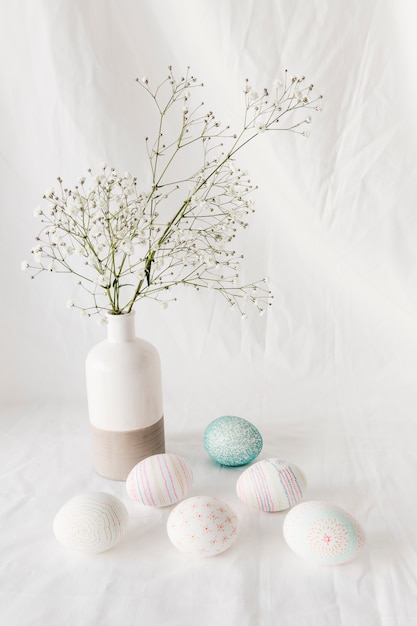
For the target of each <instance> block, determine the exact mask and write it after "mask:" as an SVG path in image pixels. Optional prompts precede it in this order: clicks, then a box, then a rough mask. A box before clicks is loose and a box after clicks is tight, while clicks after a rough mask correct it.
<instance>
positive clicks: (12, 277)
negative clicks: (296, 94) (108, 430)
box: [0, 0, 417, 626]
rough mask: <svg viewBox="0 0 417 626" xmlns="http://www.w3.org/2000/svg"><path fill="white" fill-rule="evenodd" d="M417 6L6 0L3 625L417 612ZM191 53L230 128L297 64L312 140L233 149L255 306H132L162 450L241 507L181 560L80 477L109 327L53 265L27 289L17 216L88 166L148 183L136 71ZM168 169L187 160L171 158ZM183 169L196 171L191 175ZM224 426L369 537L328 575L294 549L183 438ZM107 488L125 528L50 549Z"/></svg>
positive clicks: (298, 619) (145, 127) (328, 620)
mask: <svg viewBox="0 0 417 626" xmlns="http://www.w3.org/2000/svg"><path fill="white" fill-rule="evenodd" d="M415 18H416V8H415V6H414V4H413V3H412V2H411V0H410V1H408V0H398V1H396V2H393V0H367V1H365V2H364V1H363V0H352V1H351V2H350V3H348V4H347V3H345V2H344V0H314V2H313V1H312V2H302V1H294V0H261V1H260V0H258V1H257V2H255V1H254V0H210V1H209V0H198V1H195V0H120V1H118V2H112V1H111V0H100V1H98V0H83V2H74V1H73V0H38V1H37V2H33V1H31V0H20V2H17V3H11V2H9V3H5V2H3V3H2V19H1V20H0V68H1V77H2V80H1V81H0V107H1V115H0V134H1V145H0V176H1V186H0V194H1V202H0V211H1V217H2V228H1V229H0V238H1V248H0V249H1V252H2V259H3V260H4V263H3V272H2V279H1V285H2V306H1V308H0V315H1V322H2V323H1V324H0V345H1V354H2V359H1V376H0V393H1V402H2V404H1V407H2V408H1V414H0V434H1V439H0V485H1V501H0V528H1V537H0V551H1V552H0V555H1V558H0V600H1V601H0V618H1V622H2V623H5V624H8V626H25V625H26V624H27V625H29V624H30V626H37V625H42V626H44V625H48V626H49V624H51V625H52V624H58V623H59V624H60V625H62V626H69V625H76V626H84V625H85V626H95V625H96V624H97V625H98V624H100V626H113V624H121V623H123V624H126V626H131V625H132V626H133V625H135V624H145V625H146V626H153V625H156V624H158V625H159V624H167V625H168V626H176V625H177V624H178V625H179V624H181V626H188V625H191V624H199V625H201V626H203V625H206V624H207V625H208V624H210V625H211V624H213V623H215V624H218V625H219V626H220V625H223V624H224V625H227V626H229V625H230V624H239V625H240V626H269V625H270V624H275V623H279V624H281V625H283V626H293V625H295V624H296V625H297V626H304V624H308V625H309V626H327V625H329V626H347V625H349V626H350V625H351V624H355V626H397V625H398V626H412V625H413V624H414V623H415V615H416V609H417V600H416V598H417V583H416V574H415V571H416V569H417V554H416V546H417V543H416V538H415V528H416V522H417V519H416V516H417V513H416V507H415V505H414V498H413V496H414V492H415V488H414V484H415V476H416V470H417V453H416V440H417V427H416V419H415V413H416V406H417V390H416V384H415V382H416V379H417V290H416V277H417V252H416V244H415V242H416V241H417V219H416V211H415V205H416V198H417V179H416V176H415V173H414V170H415V163H416V156H417V154H416V152H417V148H416V146H417V142H416V135H417V132H416V131H417V124H416V121H415V108H416V104H417V87H416V81H415V68H414V60H415V56H416V51H417V44H416V42H415V37H414V30H413V25H414V24H415ZM168 65H173V67H174V68H177V71H178V72H179V73H181V71H183V70H184V69H185V68H186V67H187V66H188V65H190V66H191V68H192V71H193V73H194V74H195V75H196V76H197V77H198V78H199V79H200V80H201V81H203V82H204V85H205V86H204V89H202V91H201V93H199V95H198V97H197V96H196V98H197V101H199V98H200V97H201V99H202V100H204V101H205V103H206V104H207V106H208V107H209V108H210V109H212V110H213V111H214V112H215V113H216V116H217V117H218V118H219V119H220V120H221V121H222V122H224V123H230V125H231V126H232V127H239V125H240V120H241V113H242V106H243V93H242V88H243V84H244V81H245V79H246V78H248V80H249V81H250V83H251V85H252V86H253V88H254V89H257V90H259V91H261V90H262V89H263V88H264V87H268V86H270V85H271V84H272V83H273V81H274V80H275V79H277V78H280V74H281V72H282V71H283V70H284V69H285V68H288V71H289V72H290V73H291V74H296V75H305V76H306V80H307V81H309V82H312V83H314V85H315V88H314V89H315V91H316V92H317V94H319V93H322V94H323V96H324V99H323V111H322V112H319V113H316V112H314V113H313V115H312V118H313V119H312V122H311V125H309V130H310V137H309V139H308V140H307V139H305V138H304V137H301V136H299V135H296V134H292V133H264V134H262V135H261V136H259V137H258V138H257V141H256V142H253V143H252V144H251V145H250V146H247V147H246V148H245V150H243V151H242V152H241V153H240V154H239V156H238V159H237V160H238V165H239V166H240V167H242V169H247V170H248V171H249V173H250V175H251V179H252V181H253V183H254V184H256V185H258V186H259V189H258V191H257V192H256V193H255V194H254V200H255V206H256V213H255V214H254V215H253V216H251V217H250V226H249V228H248V229H247V230H246V231H244V232H242V233H240V234H239V235H238V237H237V239H236V249H237V250H239V251H241V252H242V253H243V254H244V257H245V258H244V259H243V261H242V272H243V277H244V278H245V279H246V280H247V281H252V280H256V279H258V278H261V277H263V276H269V277H270V279H271V287H272V289H273V291H274V294H275V299H274V303H273V306H272V307H271V308H270V309H269V310H268V312H267V313H266V314H265V315H264V316H263V317H258V316H257V315H256V311H253V310H251V309H250V308H249V307H248V310H247V313H248V318H247V319H246V320H244V321H242V320H241V319H240V316H239V314H237V313H236V311H233V310H230V309H229V308H228V306H227V305H226V303H225V302H223V300H222V299H221V298H219V297H216V294H214V293H212V292H210V293H209V292H207V293H203V292H199V293H195V292H194V291H193V290H179V291H178V293H177V294H176V295H177V296H178V302H176V303H172V304H170V306H169V307H168V309H167V310H161V309H160V308H159V307H158V305H157V304H155V303H153V302H151V301H149V302H143V301H142V302H141V303H140V306H139V307H138V308H137V316H136V317H137V332H138V334H139V335H140V336H142V337H144V338H145V339H147V340H148V341H151V342H152V343H153V344H154V345H155V346H156V347H157V349H158V350H159V352H160V355H161V361H162V370H163V386H164V406H165V420H166V429H167V447H168V449H169V451H172V452H177V453H179V454H182V455H183V456H184V457H185V458H187V459H188V460H189V462H190V463H191V465H192V467H193V471H194V476H195V483H194V487H193V495H198V494H202V495H217V496H219V497H223V498H224V499H225V500H226V501H227V502H229V503H230V505H231V506H233V507H235V509H236V511H237V513H238V515H239V519H240V523H241V532H240V536H239V538H238V541H237V542H236V544H235V545H234V546H233V548H231V549H230V551H228V552H225V553H224V554H223V555H220V556H219V557H215V558H212V559H206V560H198V559H197V560H196V559H188V558H185V557H184V556H182V555H181V554H180V553H179V552H177V551H176V550H175V548H173V546H171V544H170V542H169V540H168V538H167V537H166V533H165V528H164V527H165V524H166V519H167V515H168V514H169V510H165V509H164V510H147V511H143V510H141V511H138V510H137V509H135V508H134V507H133V506H132V505H131V504H130V503H129V502H127V498H126V496H125V492H124V487H123V485H122V484H120V483H109V482H107V481H104V480H103V479H101V478H100V477H98V476H96V475H95V474H94V473H93V471H92V470H91V466H90V453H89V440H88V416H87V410H86V403H85V382H84V359H85V356H86V354H87V352H88V350H89V349H90V347H91V346H92V345H94V343H95V342H96V341H98V340H100V339H101V338H102V337H104V333H105V331H104V330H103V329H101V328H99V327H98V326H97V325H95V323H94V321H92V320H90V321H85V320H82V319H81V318H79V317H78V316H77V314H76V313H75V312H74V311H73V310H67V309H66V308H65V303H66V302H67V300H68V299H70V298H74V299H76V297H77V296H78V295H79V293H78V292H77V287H76V281H72V280H71V277H70V276H52V275H51V276H49V275H41V276H38V277H36V278H35V280H29V277H28V275H27V273H22V272H21V270H20V263H21V261H22V260H24V259H25V258H28V257H29V256H30V249H31V247H32V246H33V245H34V239H35V236H36V234H37V233H38V227H39V222H36V221H35V220H34V218H33V208H34V207H35V206H36V205H37V204H38V203H39V202H40V199H41V196H42V194H43V192H44V190H45V189H46V188H48V187H49V186H51V185H53V184H54V181H55V179H56V177H57V176H62V177H63V179H64V181H66V182H67V183H68V185H72V184H73V183H74V182H75V181H76V179H77V177H79V176H81V175H83V174H85V173H86V171H87V169H88V168H89V167H93V168H95V167H96V166H97V165H98V164H99V163H101V162H107V163H108V164H109V165H111V166H114V167H116V168H117V169H118V170H120V171H125V170H127V171H130V172H131V173H132V174H134V175H136V176H138V179H139V181H141V180H142V181H144V184H146V176H147V174H146V171H147V170H146V166H147V159H146V151H145V144H144V137H145V136H146V135H147V134H149V133H150V132H151V130H152V128H153V127H154V125H155V117H154V111H153V109H152V103H151V102H150V101H149V100H147V99H146V98H145V94H144V92H143V91H142V90H141V89H140V87H139V86H138V85H137V84H136V83H135V79H136V78H137V77H139V78H141V77H143V76H147V77H148V78H149V79H150V80H152V81H153V82H155V83H156V82H159V81H160V80H161V79H162V78H164V77H165V75H166V72H167V67H168ZM185 165H187V164H185ZM190 165H192V163H190ZM226 414H231V415H239V416H241V417H244V418H246V419H248V420H249V421H251V422H252V423H254V424H255V425H256V426H257V427H258V428H259V430H260V431H261V433H262V435H263V437H264V449H263V451H262V454H261V458H268V457H269V456H271V457H272V456H274V457H275V456H277V457H280V458H284V459H287V460H290V461H293V462H295V463H297V464H298V465H299V466H300V467H302V468H303V469H304V471H305V473H306V475H307V478H308V483H309V486H308V491H307V494H306V498H307V499H325V500H328V501H331V502H334V503H335V504H338V505H340V506H342V507H343V508H345V509H346V510H348V511H350V512H351V513H352V514H353V515H354V516H355V517H356V518H357V519H358V521H359V522H360V523H361V524H362V525H363V527H364V529H365V531H366V533H367V536H368V547H367V549H366V551H365V552H364V554H363V555H362V556H361V557H359V558H358V559H356V560H355V561H353V562H352V563H350V564H347V565H345V566H341V567H331V568H321V567H316V566H312V565H309V564H306V563H304V562H302V561H301V560H300V559H298V558H297V557H296V556H295V555H293V554H292V553H291V551H290V550H289V549H288V548H287V546H286V544H285V542H284V539H283V537H282V523H283V519H284V515H283V514H274V515H269V514H258V513H257V512H254V511H250V510H247V508H245V506H244V505H243V503H241V502H240V501H239V500H238V498H237V496H236V493H235V481H236V478H237V476H238V474H239V471H240V470H226V469H224V468H220V467H216V466H215V465H213V464H212V463H211V462H210V460H209V459H208V457H207V455H206V453H205V451H204V448H203V444H202V435H203V432H204V429H205V427H206V426H207V425H208V423H209V422H210V421H211V420H212V419H215V418H216V417H219V416H221V415H226ZM86 490H87V491H88V490H104V491H110V492H111V493H114V494H115V495H118V496H120V497H122V499H123V500H124V501H125V502H126V503H127V505H128V506H129V511H130V513H131V524H130V528H129V533H128V535H127V536H126V538H125V539H124V540H123V542H122V543H121V544H120V545H119V546H118V547H116V548H115V549H114V550H112V551H109V552H108V553H104V554H102V555H99V556H98V557H85V558H84V557H79V556H76V555H73V554H68V553H67V552H64V551H63V550H62V549H61V547H60V546H59V545H58V544H57V542H56V541H55V539H54V536H53V533H52V520H53V517H54V515H55V513H56V512H57V510H58V509H59V508H60V506H61V505H62V504H63V503H64V502H65V501H66V500H67V499H69V498H70V497H72V496H74V495H77V494H78V493H82V492H84V491H86Z"/></svg>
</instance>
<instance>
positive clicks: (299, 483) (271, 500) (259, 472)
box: [236, 459, 307, 512]
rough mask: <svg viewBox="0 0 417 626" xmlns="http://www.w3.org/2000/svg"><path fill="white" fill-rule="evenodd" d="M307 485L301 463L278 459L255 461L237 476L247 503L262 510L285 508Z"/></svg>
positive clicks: (300, 497) (301, 496)
mask: <svg viewBox="0 0 417 626" xmlns="http://www.w3.org/2000/svg"><path fill="white" fill-rule="evenodd" d="M306 485H307V481H306V478H305V476H304V474H303V472H302V471H301V470H300V468H299V467H297V466H296V465H294V464H293V463H288V462H287V461H281V460H279V459H265V460H263V461H258V462H257V463H254V464H253V465H251V466H250V467H248V469H246V470H245V471H244V472H243V473H242V474H241V475H240V476H239V478H238V479H237V482H236V492H237V495H238V496H239V498H240V499H241V500H242V502H244V503H245V504H247V505H249V506H251V507H254V508H256V509H259V510H261V511H267V512H274V511H284V510H285V509H289V508H290V507H292V506H294V505H296V504H297V503H298V502H300V500H302V498H303V494H304V491H305V488H306Z"/></svg>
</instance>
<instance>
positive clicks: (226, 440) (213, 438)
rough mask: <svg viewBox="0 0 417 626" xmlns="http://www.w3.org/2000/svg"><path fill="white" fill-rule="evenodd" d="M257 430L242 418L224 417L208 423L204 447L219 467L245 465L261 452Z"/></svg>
mask: <svg viewBox="0 0 417 626" xmlns="http://www.w3.org/2000/svg"><path fill="white" fill-rule="evenodd" d="M262 445H263V441H262V436H261V433H260V432H259V430H258V429H257V428H256V427H255V426H254V425H253V424H251V423H250V422H248V421H247V420H245V419H243V418H242V417H236V416H234V415H224V416H223V417H218V418H217V419H215V420H213V421H212V422H210V424H209V425H208V426H207V428H206V430H205V431H204V447H205V449H206V451H207V453H208V454H209V456H211V458H212V459H214V460H215V461H217V463H220V464H221V465H229V466H232V467H236V466H238V465H246V464H247V463H250V462H251V461H253V459H255V458H256V457H257V456H258V454H259V453H260V451H261V450H262Z"/></svg>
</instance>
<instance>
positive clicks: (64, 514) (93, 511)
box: [53, 492, 129, 552]
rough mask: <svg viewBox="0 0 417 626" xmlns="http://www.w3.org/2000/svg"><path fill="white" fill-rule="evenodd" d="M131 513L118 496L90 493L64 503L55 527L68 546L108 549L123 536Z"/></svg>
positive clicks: (58, 538) (87, 549) (56, 518)
mask: <svg viewBox="0 0 417 626" xmlns="http://www.w3.org/2000/svg"><path fill="white" fill-rule="evenodd" d="M128 517H129V516H128V512H127V509H126V507H125V505H124V504H123V502H122V501H121V500H119V499H118V498H116V497H115V496H113V495H111V494H109V493H101V492H97V493H88V494H83V495H79V496H76V497H75V498H72V499H71V500H69V501H68V502H67V503H66V504H64V506H63V507H62V508H61V509H60V510H59V511H58V513H57V514H56V516H55V519H54V523H53V531H54V534H55V537H56V538H57V540H58V541H59V543H61V544H62V545H63V546H65V547H66V548H71V549H73V550H78V551H81V552H104V551H105V550H109V549H110V548H113V547H114V546H115V545H116V544H117V543H119V541H120V540H121V539H122V537H123V535H124V534H125V531H126V527H127V523H128Z"/></svg>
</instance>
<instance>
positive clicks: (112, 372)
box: [86, 312, 165, 480]
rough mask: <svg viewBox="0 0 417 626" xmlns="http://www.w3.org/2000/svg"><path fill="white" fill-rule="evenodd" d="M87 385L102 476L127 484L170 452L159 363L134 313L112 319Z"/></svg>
mask: <svg viewBox="0 0 417 626" xmlns="http://www.w3.org/2000/svg"><path fill="white" fill-rule="evenodd" d="M86 384H87V401H88V413H89V420H90V424H91V430H92V448H93V465H94V469H95V470H96V472H97V473H98V474H100V475H101V476H104V477H105V478H110V479H113V480H126V478H127V476H128V474H129V472H130V470H131V469H132V468H133V467H134V466H135V465H136V464H137V463H139V461H141V460H142V459H144V458H146V457H148V456H151V455H153V454H160V453H162V452H165V437H164V417H163V405H162V384H161V366H160V359H159V355H158V352H157V351H156V349H155V348H154V346H152V345H151V344H150V343H148V342H147V341H144V340H143V339H139V338H137V337H136V333H135V314H134V312H131V313H128V314H125V315H108V325H107V339H105V340H104V341H101V342H99V343H98V344H97V345H96V346H94V347H93V348H92V350H90V352H89V353H88V355H87V360H86Z"/></svg>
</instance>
